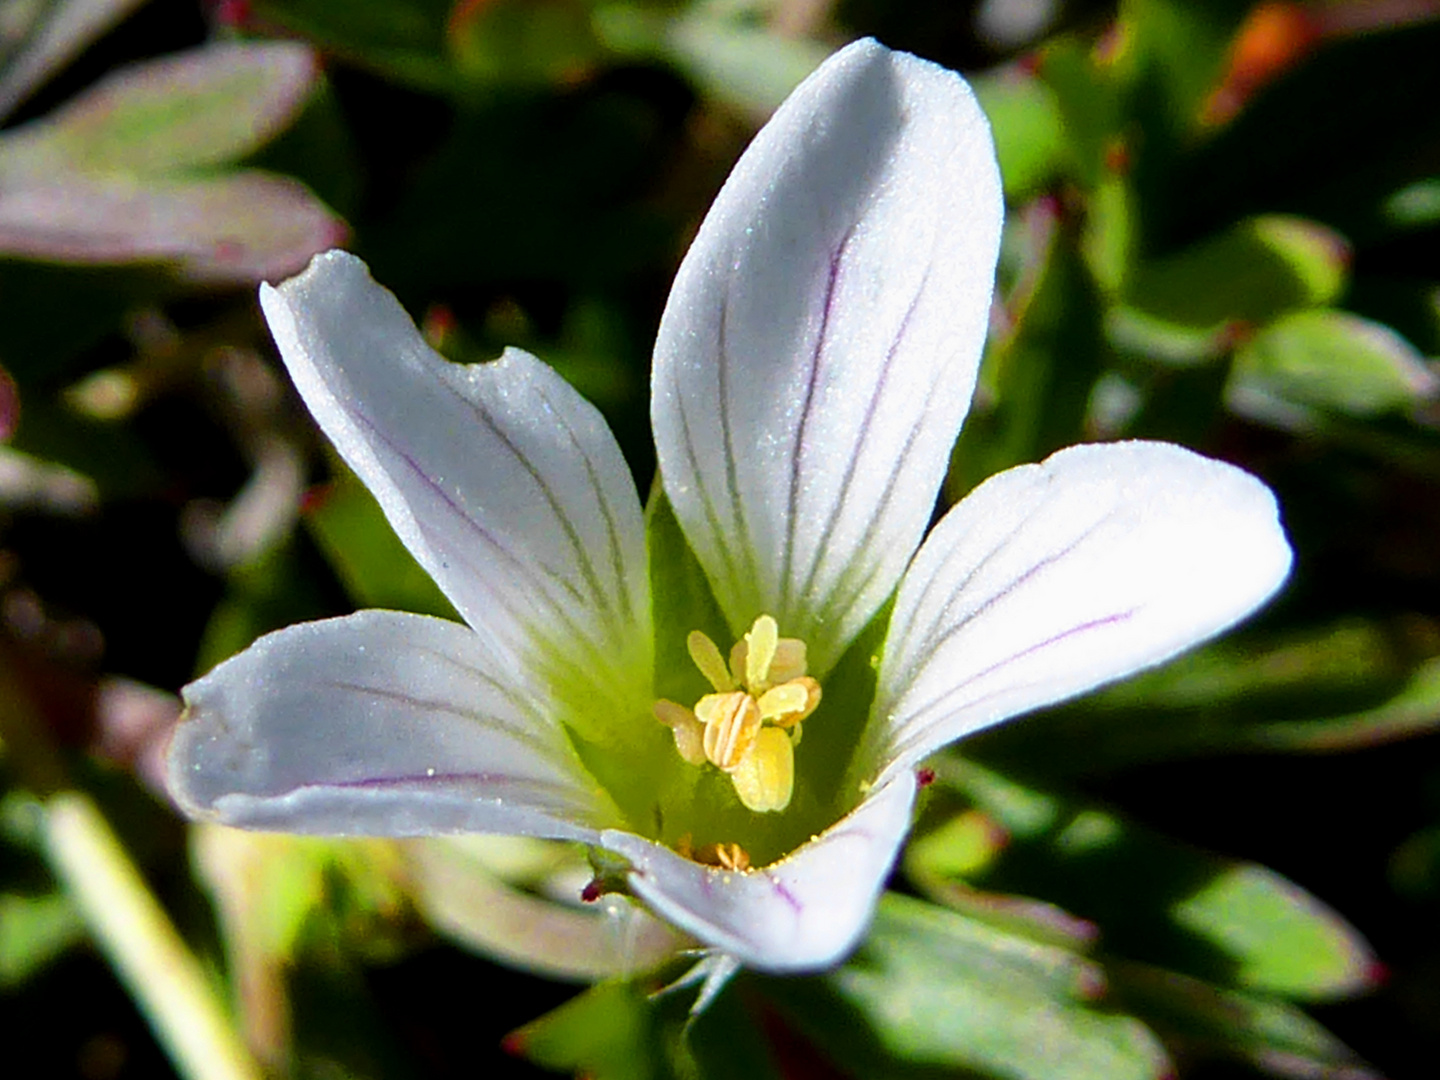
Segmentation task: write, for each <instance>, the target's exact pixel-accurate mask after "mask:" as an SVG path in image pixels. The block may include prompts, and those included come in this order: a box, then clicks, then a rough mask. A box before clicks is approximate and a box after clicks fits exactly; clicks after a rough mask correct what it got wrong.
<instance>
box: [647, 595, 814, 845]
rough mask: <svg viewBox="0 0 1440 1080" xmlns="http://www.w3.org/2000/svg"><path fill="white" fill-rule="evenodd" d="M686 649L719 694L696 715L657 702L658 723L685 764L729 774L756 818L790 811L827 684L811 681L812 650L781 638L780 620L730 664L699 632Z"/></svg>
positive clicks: (753, 633) (750, 637) (739, 645)
mask: <svg viewBox="0 0 1440 1080" xmlns="http://www.w3.org/2000/svg"><path fill="white" fill-rule="evenodd" d="M685 645H686V648H687V649H688V651H689V653H690V658H691V659H692V660H694V661H695V666H696V667H697V668H699V669H700V673H701V674H702V675H704V676H705V678H706V680H707V681H708V682H709V683H710V685H711V686H712V687H714V689H715V693H713V694H706V695H705V696H704V697H702V698H701V699H700V700H699V701H698V702H696V703H695V709H694V711H693V712H692V711H691V710H689V709H686V708H685V707H684V706H682V705H677V704H676V703H675V702H673V701H657V702H656V703H655V716H656V717H657V718H658V719H659V720H660V722H661V723H663V724H665V725H667V726H668V727H669V728H670V730H671V731H672V732H673V733H674V736H675V748H676V750H678V751H679V753H680V756H681V757H683V758H684V759H685V760H686V761H687V762H689V763H691V764H692V765H700V764H703V763H704V762H706V761H709V762H710V763H711V764H712V765H714V766H716V767H717V768H719V769H721V770H722V771H724V772H726V773H728V774H729V776H730V779H731V782H732V783H733V784H734V785H735V792H736V794H737V795H738V796H739V798H740V801H741V802H742V803H743V804H744V805H745V806H746V807H748V808H749V809H750V810H753V811H755V812H756V813H765V812H769V811H776V810H784V809H785V808H786V807H787V806H789V805H790V799H791V795H792V794H793V790H794V786H795V747H796V746H799V745H800V737H801V721H803V720H805V719H806V718H808V717H809V716H810V714H811V713H813V712H814V711H815V709H816V707H817V706H818V705H819V704H820V684H819V683H818V682H817V681H816V680H815V679H812V678H810V677H809V676H808V675H806V674H805V667H806V661H807V657H806V648H805V643H804V642H803V641H801V640H800V639H799V638H782V637H781V636H780V627H779V625H778V624H777V623H776V621H775V619H774V617H773V616H770V615H761V616H759V617H758V618H757V619H756V620H755V622H754V623H753V624H751V627H750V630H749V632H748V633H746V634H745V635H744V636H743V637H742V638H741V639H740V640H739V641H737V642H735V645H734V647H733V648H732V649H731V650H730V655H729V658H728V663H727V658H726V657H725V656H724V655H723V654H722V653H721V652H720V649H719V648H718V647H717V646H716V644H715V642H714V641H712V640H711V639H710V638H709V637H707V636H706V635H705V634H704V633H702V632H701V631H699V630H693V631H691V633H690V635H689V636H688V637H687V638H686V641H685ZM682 846H683V847H684V849H685V850H684V851H682V854H684V853H686V852H688V850H689V845H688V841H686V842H685V843H684V844H683V845H682ZM712 846H713V845H712ZM722 846H723V845H722ZM731 847H735V850H739V848H738V847H736V846H735V845H731ZM677 850H681V849H680V848H678V847H677ZM695 857H696V859H697V860H699V861H701V862H706V861H709V860H707V859H704V858H701V856H700V855H696V856H695ZM727 857H728V856H727ZM716 865H726V866H727V868H731V869H733V868H734V867H733V866H730V865H729V864H724V863H717V864H716ZM747 865H748V863H747Z"/></svg>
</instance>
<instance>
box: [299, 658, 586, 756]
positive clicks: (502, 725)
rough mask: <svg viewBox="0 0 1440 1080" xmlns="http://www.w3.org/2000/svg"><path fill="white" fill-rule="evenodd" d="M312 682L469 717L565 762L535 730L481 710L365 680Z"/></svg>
mask: <svg viewBox="0 0 1440 1080" xmlns="http://www.w3.org/2000/svg"><path fill="white" fill-rule="evenodd" d="M315 685H317V686H324V687H327V688H329V689H331V690H340V691H344V692H346V693H351V694H361V695H368V696H372V697H377V698H382V699H384V700H387V701H394V702H398V703H400V704H402V705H408V706H409V707H410V708H412V709H414V710H416V711H417V712H431V713H441V714H444V715H447V716H455V717H459V718H460V719H461V720H468V721H471V722H473V723H475V724H478V725H479V726H481V727H485V728H489V729H491V730H492V731H499V732H501V733H503V734H505V735H508V736H509V737H510V738H512V739H514V740H515V741H516V742H518V743H523V744H524V745H525V746H528V747H529V748H530V749H532V750H534V751H535V752H536V753H537V754H540V755H541V756H542V757H545V758H546V759H548V760H549V761H550V762H551V764H557V765H560V764H564V761H563V759H562V758H560V757H559V756H558V755H557V754H556V752H555V747H554V746H551V745H549V744H547V743H546V742H544V741H543V740H541V739H540V738H539V737H538V735H537V734H536V733H535V732H533V731H531V730H529V729H527V728H521V727H516V726H515V725H513V724H509V723H506V722H505V721H504V720H501V719H499V718H497V717H494V716H489V715H487V714H486V713H483V712H478V711H476V710H473V709H465V708H462V707H460V706H459V705H453V704H450V703H449V702H445V701H435V700H433V699H430V698H421V697H416V696H414V695H413V694H407V693H404V692H403V691H400V690H391V689H388V688H385V687H380V686H367V685H365V684H364V683H354V682H346V681H344V680H336V679H318V680H316V683H315Z"/></svg>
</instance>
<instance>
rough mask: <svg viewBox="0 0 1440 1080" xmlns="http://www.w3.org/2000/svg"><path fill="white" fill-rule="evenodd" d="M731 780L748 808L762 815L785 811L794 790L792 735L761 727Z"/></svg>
mask: <svg viewBox="0 0 1440 1080" xmlns="http://www.w3.org/2000/svg"><path fill="white" fill-rule="evenodd" d="M730 779H731V780H732V781H733V782H734V784H735V794H736V795H739V796H740V801H741V802H742V803H744V804H745V806H746V807H747V808H749V809H751V810H753V811H755V812H756V813H761V814H763V813H766V812H767V811H773V810H784V809H785V808H786V807H787V806H789V805H790V796H791V794H792V793H793V792H794V789H795V748H794V745H793V744H792V743H791V742H790V736H789V735H787V734H786V733H785V732H784V731H781V730H780V729H779V728H773V727H767V728H761V729H760V731H759V732H758V733H757V735H756V736H755V741H754V744H753V745H752V746H751V748H750V752H749V753H748V754H746V755H745V757H744V758H743V759H742V760H741V761H740V764H739V765H738V766H737V767H736V769H735V771H734V772H732V773H731V774H730Z"/></svg>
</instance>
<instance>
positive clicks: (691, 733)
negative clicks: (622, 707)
mask: <svg viewBox="0 0 1440 1080" xmlns="http://www.w3.org/2000/svg"><path fill="white" fill-rule="evenodd" d="M654 709H655V719H656V720H659V721H660V722H661V723H662V724H664V725H665V726H666V727H668V728H669V729H670V730H671V731H672V732H674V734H675V749H676V750H678V751H680V756H681V757H682V758H684V759H685V760H686V761H688V762H689V763H690V764H691V765H704V764H705V725H704V724H702V723H700V721H699V719H697V718H696V716H695V714H694V713H693V712H691V711H690V710H689V709H687V708H685V706H684V705H677V704H676V703H675V702H673V701H666V700H665V699H664V698H661V699H660V700H659V701H657V702H655V705H654Z"/></svg>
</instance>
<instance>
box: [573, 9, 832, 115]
mask: <svg viewBox="0 0 1440 1080" xmlns="http://www.w3.org/2000/svg"><path fill="white" fill-rule="evenodd" d="M595 30H596V33H597V34H598V35H599V36H600V39H601V40H602V41H603V42H604V43H605V44H606V46H608V47H609V48H611V49H613V50H615V51H616V52H618V53H620V54H621V55H624V56H633V57H653V58H656V59H661V60H665V61H668V62H669V63H672V64H674V65H675V66H676V67H678V68H679V69H680V70H682V71H683V72H685V74H686V75H688V76H689V77H690V78H691V79H693V80H694V82H695V84H696V85H697V86H698V87H699V88H700V90H701V92H702V93H704V94H705V95H706V96H707V97H713V98H715V99H716V100H718V101H723V102H724V103H725V104H727V105H730V106H732V107H734V108H737V109H739V110H741V111H742V112H745V113H748V114H750V115H751V116H753V117H754V118H755V119H757V120H764V119H766V118H767V117H769V115H770V114H771V113H772V112H774V111H775V109H776V108H778V107H779V105H780V103H781V102H782V101H784V100H785V98H786V97H788V96H789V94H790V91H792V90H794V89H795V87H797V86H799V85H800V82H801V81H802V80H803V79H804V78H805V76H807V75H809V74H810V72H812V71H814V70H815V69H816V68H817V67H819V66H820V62H821V61H822V60H824V59H825V57H826V56H827V55H828V54H829V52H830V50H829V48H827V47H826V46H824V45H820V44H818V43H816V42H813V41H809V40H807V39H805V38H801V37H784V36H781V35H779V34H776V33H773V32H772V31H770V30H767V29H766V28H765V27H764V26H763V25H758V24H754V23H750V22H742V21H739V20H737V19H735V18H734V17H731V16H728V15H726V14H721V13H719V11H718V6H717V9H716V11H710V10H708V9H707V8H706V7H705V6H704V5H696V8H695V10H694V11H692V12H690V13H688V14H685V15H682V16H680V17H678V18H677V17H673V16H670V15H667V14H661V13H659V12H656V11H654V10H653V9H649V8H646V7H644V6H641V5H638V4H626V3H619V4H604V5H601V6H600V7H599V8H597V9H596V11H595Z"/></svg>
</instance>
